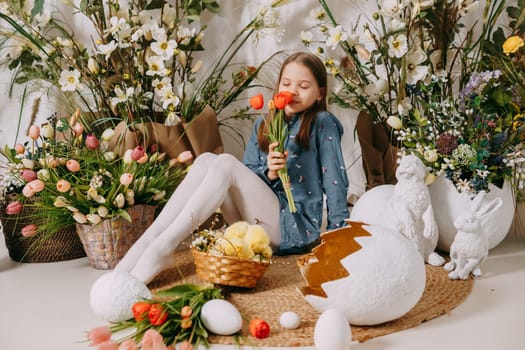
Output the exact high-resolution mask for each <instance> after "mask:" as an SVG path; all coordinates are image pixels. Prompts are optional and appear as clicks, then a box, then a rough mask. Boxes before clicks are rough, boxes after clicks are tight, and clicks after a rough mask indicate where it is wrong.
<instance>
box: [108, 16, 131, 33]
mask: <svg viewBox="0 0 525 350" xmlns="http://www.w3.org/2000/svg"><path fill="white" fill-rule="evenodd" d="M127 29H129V24H128V23H127V22H126V20H125V19H124V18H118V17H117V16H113V17H111V18H110V19H109V28H108V29H106V31H105V33H111V34H115V33H116V32H119V31H125V30H127Z"/></svg>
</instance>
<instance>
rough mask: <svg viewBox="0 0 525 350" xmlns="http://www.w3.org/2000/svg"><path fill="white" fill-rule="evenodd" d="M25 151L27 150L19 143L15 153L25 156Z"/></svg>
mask: <svg viewBox="0 0 525 350" xmlns="http://www.w3.org/2000/svg"><path fill="white" fill-rule="evenodd" d="M25 151H26V148H25V147H24V146H23V145H22V144H20V143H17V144H16V145H15V152H16V154H24V152H25Z"/></svg>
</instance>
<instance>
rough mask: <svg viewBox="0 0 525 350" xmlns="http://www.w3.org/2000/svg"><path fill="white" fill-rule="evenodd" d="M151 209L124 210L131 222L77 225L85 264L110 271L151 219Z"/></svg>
mask: <svg viewBox="0 0 525 350" xmlns="http://www.w3.org/2000/svg"><path fill="white" fill-rule="evenodd" d="M155 209H156V207H155V206H151V205H134V206H132V207H131V208H129V209H128V213H129V215H130V216H131V222H128V221H127V220H125V219H123V218H121V217H115V218H112V219H109V220H104V221H102V222H101V223H99V224H97V225H85V224H84V225H80V224H77V226H76V227H77V234H78V236H79V237H80V240H81V241H82V244H83V245H84V250H85V251H86V254H87V256H88V259H89V263H90V264H91V266H93V267H94V268H96V269H100V270H110V269H113V268H114V267H115V266H116V265H117V263H118V262H119V261H120V259H122V257H124V255H125V254H126V252H127V251H128V249H129V248H130V247H131V246H132V245H133V243H135V242H136V241H137V239H139V237H140V236H141V235H142V234H143V233H144V231H146V229H147V228H148V227H149V226H150V225H151V223H152V222H153V220H154V219H155Z"/></svg>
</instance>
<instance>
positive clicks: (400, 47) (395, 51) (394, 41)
mask: <svg viewBox="0 0 525 350" xmlns="http://www.w3.org/2000/svg"><path fill="white" fill-rule="evenodd" d="M407 51H408V40H407V37H406V35H405V34H399V35H392V36H390V37H389V38H388V56H390V57H397V58H401V57H403V56H404V55H405V54H406V53H407Z"/></svg>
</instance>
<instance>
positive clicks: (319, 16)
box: [309, 6, 326, 22]
mask: <svg viewBox="0 0 525 350" xmlns="http://www.w3.org/2000/svg"><path fill="white" fill-rule="evenodd" d="M309 16H310V18H312V19H313V20H314V21H317V22H321V21H323V20H324V19H325V17H326V12H325V11H324V9H323V8H322V7H321V6H317V7H315V8H313V9H312V10H311V11H310V14H309Z"/></svg>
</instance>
